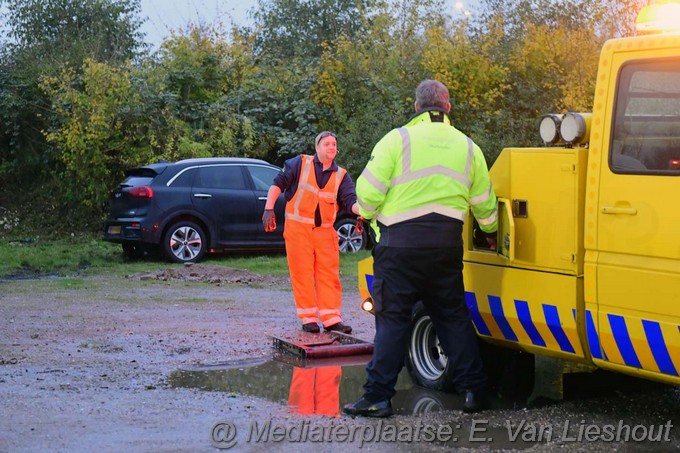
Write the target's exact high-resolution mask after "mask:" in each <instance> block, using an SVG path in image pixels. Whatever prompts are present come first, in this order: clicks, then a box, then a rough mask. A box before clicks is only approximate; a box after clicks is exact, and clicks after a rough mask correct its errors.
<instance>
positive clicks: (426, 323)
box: [406, 303, 452, 390]
mask: <svg viewBox="0 0 680 453" xmlns="http://www.w3.org/2000/svg"><path fill="white" fill-rule="evenodd" d="M406 368H407V369H408V371H409V373H410V374H411V377H412V378H413V380H414V381H415V382H416V383H417V384H418V385H420V386H421V387H425V388H428V389H432V390H451V389H452V382H451V379H450V378H449V360H448V358H447V357H446V355H445V354H444V350H443V349H442V347H441V345H440V344H439V338H437V334H436V333H435V331H434V324H433V323H432V320H431V319H430V316H429V315H428V314H427V313H426V312H425V307H424V306H423V305H422V303H419V304H418V305H417V306H416V308H415V311H414V314H413V318H412V322H411V338H410V339H409V342H408V351H407V354H406Z"/></svg>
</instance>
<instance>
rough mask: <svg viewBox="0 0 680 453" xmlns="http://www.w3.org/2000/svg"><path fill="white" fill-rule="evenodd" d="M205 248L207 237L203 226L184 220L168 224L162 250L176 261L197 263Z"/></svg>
mask: <svg viewBox="0 0 680 453" xmlns="http://www.w3.org/2000/svg"><path fill="white" fill-rule="evenodd" d="M206 249H207V237H206V235H205V233H204V232H203V228H201V227H200V226H198V225H196V224H195V223H193V222H189V221H186V220H183V221H181V222H177V223H175V224H173V225H172V226H170V228H168V230H167V231H166V233H165V235H164V237H163V252H164V253H165V256H166V257H167V258H168V259H169V260H170V261H174V262H176V263H197V262H199V261H200V260H201V258H203V255H205V251H206Z"/></svg>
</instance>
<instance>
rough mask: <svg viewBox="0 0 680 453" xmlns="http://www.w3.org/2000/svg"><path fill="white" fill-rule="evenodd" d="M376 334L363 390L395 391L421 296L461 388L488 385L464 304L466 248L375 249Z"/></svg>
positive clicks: (386, 394) (369, 393) (373, 396)
mask: <svg viewBox="0 0 680 453" xmlns="http://www.w3.org/2000/svg"><path fill="white" fill-rule="evenodd" d="M373 258H374V264H373V271H374V278H373V288H372V289H373V299H374V303H375V339H374V349H373V358H372V359H371V361H370V363H369V364H368V366H367V368H366V374H367V381H366V384H365V385H364V392H365V394H364V396H365V397H366V398H367V399H369V400H374V401H375V400H382V399H385V398H392V396H394V393H395V391H394V386H395V384H396V382H397V376H398V375H399V372H400V371H401V368H402V367H403V366H404V356H405V353H406V345H407V343H408V339H409V334H410V329H411V313H412V310H413V307H414V305H415V304H416V303H417V302H418V301H422V302H423V304H424V306H425V309H426V311H427V313H428V314H429V315H430V318H431V319H432V322H433V323H434V329H435V332H436V333H437V336H438V338H439V341H440V342H441V345H442V348H443V349H444V352H445V353H446V355H447V357H448V360H449V362H450V365H449V370H451V374H450V375H451V376H452V378H453V385H454V387H455V388H456V390H458V391H461V392H462V391H466V390H472V391H478V390H483V389H485V387H486V375H485V374H484V371H483V370H482V360H481V358H480V355H479V347H478V345H477V338H476V334H475V331H474V327H473V326H472V321H471V319H470V312H469V310H468V308H467V305H466V304H465V290H464V287H463V248H462V247H461V246H455V247H446V248H399V247H383V246H380V245H377V246H376V247H375V248H374V249H373Z"/></svg>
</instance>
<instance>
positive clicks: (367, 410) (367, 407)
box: [342, 396, 392, 417]
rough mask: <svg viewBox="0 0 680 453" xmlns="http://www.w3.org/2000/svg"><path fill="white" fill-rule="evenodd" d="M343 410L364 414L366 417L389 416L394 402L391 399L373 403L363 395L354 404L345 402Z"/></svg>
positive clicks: (352, 413) (354, 413)
mask: <svg viewBox="0 0 680 453" xmlns="http://www.w3.org/2000/svg"><path fill="white" fill-rule="evenodd" d="M342 411H343V412H344V413H345V414H349V415H362V416H364V417H389V416H390V415H392V403H391V402H390V400H381V401H376V402H374V403H372V402H370V401H368V400H367V399H366V398H364V397H363V396H362V397H361V398H359V400H358V401H356V402H354V403H352V404H345V407H343V408H342Z"/></svg>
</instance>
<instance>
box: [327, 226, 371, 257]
mask: <svg viewBox="0 0 680 453" xmlns="http://www.w3.org/2000/svg"><path fill="white" fill-rule="evenodd" d="M356 226H357V219H354V218H352V217H347V218H344V219H340V220H338V221H337V222H335V231H336V232H337V233H338V246H339V247H340V252H342V253H354V252H358V251H359V250H363V249H365V248H366V245H367V244H368V233H367V232H366V228H367V225H364V231H363V232H362V233H361V234H357V228H356Z"/></svg>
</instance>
